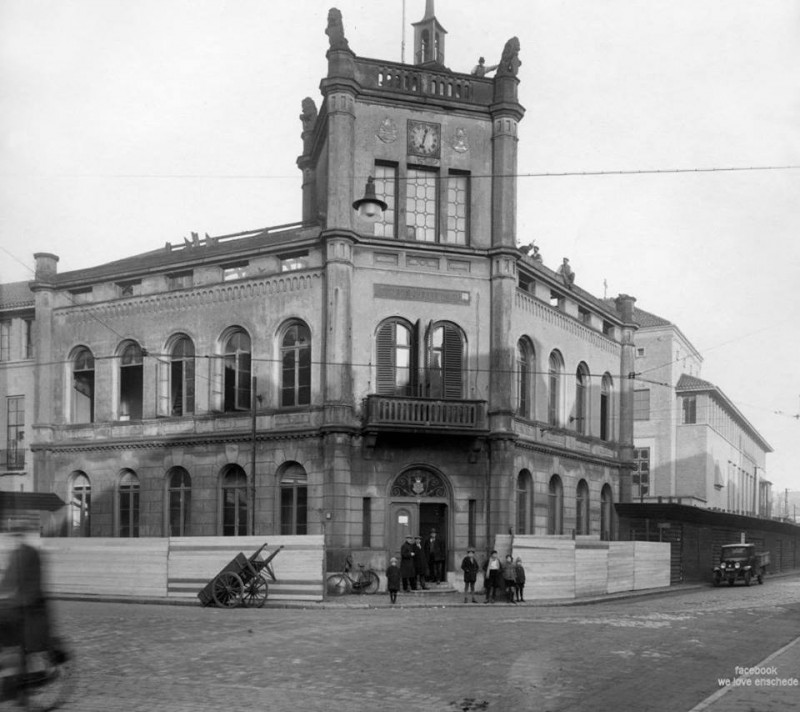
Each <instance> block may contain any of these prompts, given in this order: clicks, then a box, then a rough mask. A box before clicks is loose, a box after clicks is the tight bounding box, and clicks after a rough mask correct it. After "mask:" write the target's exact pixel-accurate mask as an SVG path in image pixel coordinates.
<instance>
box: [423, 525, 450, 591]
mask: <svg viewBox="0 0 800 712" xmlns="http://www.w3.org/2000/svg"><path fill="white" fill-rule="evenodd" d="M424 549H425V559H426V560H427V562H428V575H429V576H430V580H431V581H433V582H434V583H440V582H442V581H444V560H445V553H444V542H443V541H442V540H441V539H439V538H438V537H437V536H436V530H435V529H431V533H430V535H429V536H428V539H427V540H426V541H425V547H424Z"/></svg>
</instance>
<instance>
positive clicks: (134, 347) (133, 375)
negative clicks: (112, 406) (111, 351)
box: [119, 341, 144, 420]
mask: <svg viewBox="0 0 800 712" xmlns="http://www.w3.org/2000/svg"><path fill="white" fill-rule="evenodd" d="M143 400H144V366H143V359H142V348H141V347H140V346H139V344H137V343H135V342H133V341H131V342H129V343H128V344H127V345H126V346H125V347H124V348H123V350H122V353H121V354H120V363H119V419H120V420H141V419H142V402H143Z"/></svg>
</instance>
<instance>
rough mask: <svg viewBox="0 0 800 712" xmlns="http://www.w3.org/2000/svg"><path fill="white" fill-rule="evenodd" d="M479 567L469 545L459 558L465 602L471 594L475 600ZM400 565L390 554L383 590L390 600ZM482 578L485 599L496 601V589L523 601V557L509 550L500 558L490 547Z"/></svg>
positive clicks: (512, 600)
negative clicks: (460, 560) (504, 556)
mask: <svg viewBox="0 0 800 712" xmlns="http://www.w3.org/2000/svg"><path fill="white" fill-rule="evenodd" d="M480 569H481V567H480V565H479V564H478V560H477V559H476V558H475V549H469V550H468V551H467V555H466V556H465V557H464V559H463V560H462V562H461V570H462V571H463V572H464V603H469V599H470V596H471V597H472V603H477V601H476V600H475V583H476V581H477V579H478V571H479V570H480ZM401 580H402V578H401V574H400V567H399V566H398V565H397V559H396V558H394V557H392V558H391V559H390V561H389V567H388V568H387V569H386V590H387V591H388V592H389V598H390V600H391V602H392V603H395V602H396V601H397V592H398V591H399V590H400V582H401ZM483 580H484V588H485V593H486V600H484V603H489V602H490V601H491V602H492V603H494V602H495V600H496V598H497V593H498V591H500V593H501V595H503V594H505V597H506V600H507V601H508V602H509V603H513V604H516V603H517V602H523V603H524V601H525V595H524V592H525V567H524V566H523V565H522V559H520V558H517V560H516V561H514V557H513V556H511V554H508V555H507V556H506V559H505V561H504V562H503V561H500V558H499V557H498V555H497V551H492V553H491V555H490V556H489V558H488V559H487V560H486V562H485V563H484V565H483Z"/></svg>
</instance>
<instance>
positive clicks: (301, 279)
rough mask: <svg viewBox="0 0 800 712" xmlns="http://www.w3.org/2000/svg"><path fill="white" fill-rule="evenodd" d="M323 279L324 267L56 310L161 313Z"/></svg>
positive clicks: (101, 314)
mask: <svg viewBox="0 0 800 712" xmlns="http://www.w3.org/2000/svg"><path fill="white" fill-rule="evenodd" d="M321 283H322V271H321V270H318V269H315V270H304V271H300V270H298V271H297V272H285V273H282V274H276V275H273V276H270V277H262V278H255V279H243V280H240V281H237V282H220V283H215V284H208V285H203V286H196V287H191V288H189V289H181V290H175V291H171V292H159V293H157V294H147V295H142V296H138V297H131V298H128V299H115V300H113V301H106V302H101V303H98V304H82V305H80V306H79V307H75V306H69V307H60V308H59V309H57V310H56V314H57V315H58V316H61V317H63V318H65V319H66V320H67V321H68V322H74V321H86V320H89V319H98V318H114V317H122V316H128V315H133V314H148V313H159V314H160V313H164V312H167V311H183V310H186V309H196V308H198V307H201V306H204V305H208V304H222V303H225V302H233V301H245V300H251V299H262V298H264V297H269V296H274V295H276V294H289V293H299V292H304V291H307V290H309V289H311V288H313V287H315V286H316V285H318V284H321Z"/></svg>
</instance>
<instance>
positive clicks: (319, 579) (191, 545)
mask: <svg viewBox="0 0 800 712" xmlns="http://www.w3.org/2000/svg"><path fill="white" fill-rule="evenodd" d="M265 542H267V544H268V545H267V548H266V550H265V552H264V554H263V555H264V556H268V555H269V554H270V553H272V552H273V551H275V549H276V548H277V547H279V546H283V549H282V550H281V552H280V553H279V554H278V555H277V556H276V557H275V558H274V559H273V560H272V562H271V565H272V569H273V571H274V572H275V576H276V578H277V581H276V582H272V581H271V580H270V581H269V599H268V600H269V601H321V600H322V599H323V592H324V586H323V583H324V570H323V569H324V564H325V545H324V541H323V538H322V536H269V537H186V538H173V539H168V538H163V539H162V538H152V539H151V538H135V539H119V538H108V539H106V538H81V539H78V538H74V539H70V538H43V539H38V540H36V539H35V538H34V539H33V540H32V543H33V544H34V545H36V546H38V547H39V548H40V549H41V551H42V554H43V559H44V561H45V566H46V576H45V581H46V586H47V588H48V590H49V591H50V593H51V594H52V595H59V594H67V595H86V596H93V595H96V596H120V597H132V598H167V599H168V598H175V599H193V600H197V594H198V592H199V591H200V590H201V589H202V588H203V587H204V586H205V585H206V584H207V583H208V582H209V581H210V580H211V579H212V578H214V576H216V575H217V573H219V571H220V570H222V569H223V568H224V567H225V565H226V564H227V563H228V562H229V561H230V560H231V559H233V558H234V557H235V556H236V555H237V554H238V553H239V552H242V553H244V554H245V555H246V556H248V557H250V556H252V555H253V554H254V553H255V552H256V551H258V549H259V548H260V547H261V545H262V544H264V543H265ZM198 603H199V602H198Z"/></svg>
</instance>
